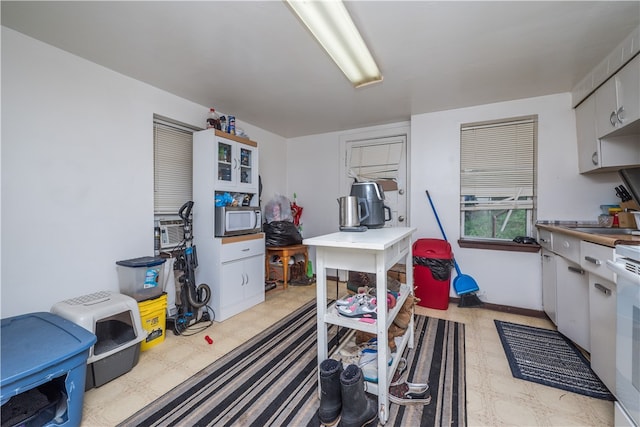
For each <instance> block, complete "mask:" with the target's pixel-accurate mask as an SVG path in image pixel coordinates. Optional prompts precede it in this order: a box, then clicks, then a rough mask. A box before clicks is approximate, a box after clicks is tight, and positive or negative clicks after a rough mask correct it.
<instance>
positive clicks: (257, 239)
mask: <svg viewBox="0 0 640 427" xmlns="http://www.w3.org/2000/svg"><path fill="white" fill-rule="evenodd" d="M200 242H201V243H200V245H201V246H202V250H201V249H200V247H201V246H200V245H199V246H198V260H199V266H198V269H197V271H196V275H197V276H196V278H197V281H198V283H200V282H205V283H207V284H208V285H209V287H210V288H211V301H210V303H209V304H210V305H211V308H212V309H213V311H214V315H215V320H216V321H218V322H221V321H223V320H226V319H228V318H230V317H231V316H235V315H236V314H238V313H241V312H243V311H244V310H247V309H248V308H251V307H253V306H254V305H256V304H260V303H261V302H263V301H264V254H265V241H264V233H258V234H248V235H244V236H234V237H223V238H210V239H201V241H200Z"/></svg>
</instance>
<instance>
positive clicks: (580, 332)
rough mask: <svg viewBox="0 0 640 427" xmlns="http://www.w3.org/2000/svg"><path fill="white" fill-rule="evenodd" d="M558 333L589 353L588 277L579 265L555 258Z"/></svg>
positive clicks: (561, 258)
mask: <svg viewBox="0 0 640 427" xmlns="http://www.w3.org/2000/svg"><path fill="white" fill-rule="evenodd" d="M556 262H557V265H556V267H557V276H556V277H557V319H558V331H560V332H561V333H562V334H564V335H565V336H566V337H567V338H569V339H570V340H571V341H573V342H574V343H576V344H578V345H579V346H580V347H582V348H583V349H585V350H586V351H589V348H590V337H589V277H588V275H587V274H585V271H584V270H583V269H582V268H581V267H580V265H579V264H576V263H574V262H571V261H568V260H567V259H565V258H563V257H560V256H558V257H556Z"/></svg>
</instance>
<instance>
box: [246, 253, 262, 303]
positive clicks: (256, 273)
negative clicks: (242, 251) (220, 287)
mask: <svg viewBox="0 0 640 427" xmlns="http://www.w3.org/2000/svg"><path fill="white" fill-rule="evenodd" d="M243 267H244V274H245V277H246V280H245V283H244V286H243V295H244V297H245V298H246V299H248V300H251V299H255V298H258V299H260V300H262V301H264V255H261V256H254V257H250V258H245V260H244V266H243Z"/></svg>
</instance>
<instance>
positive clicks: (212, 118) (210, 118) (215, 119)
mask: <svg viewBox="0 0 640 427" xmlns="http://www.w3.org/2000/svg"><path fill="white" fill-rule="evenodd" d="M207 129H218V130H220V115H219V114H218V113H217V112H216V109H215V108H209V114H208V115H207Z"/></svg>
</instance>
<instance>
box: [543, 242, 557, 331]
mask: <svg viewBox="0 0 640 427" xmlns="http://www.w3.org/2000/svg"><path fill="white" fill-rule="evenodd" d="M556 266H557V264H556V255H555V254H554V253H553V252H550V251H548V250H546V249H543V250H542V307H543V308H544V312H545V313H547V316H549V319H551V321H552V322H553V324H554V325H556V326H557V325H558V320H557V316H556V313H557V302H556V298H557V296H556V293H557V291H556V283H557V279H556Z"/></svg>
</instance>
